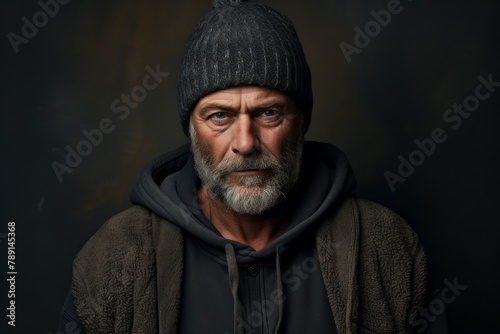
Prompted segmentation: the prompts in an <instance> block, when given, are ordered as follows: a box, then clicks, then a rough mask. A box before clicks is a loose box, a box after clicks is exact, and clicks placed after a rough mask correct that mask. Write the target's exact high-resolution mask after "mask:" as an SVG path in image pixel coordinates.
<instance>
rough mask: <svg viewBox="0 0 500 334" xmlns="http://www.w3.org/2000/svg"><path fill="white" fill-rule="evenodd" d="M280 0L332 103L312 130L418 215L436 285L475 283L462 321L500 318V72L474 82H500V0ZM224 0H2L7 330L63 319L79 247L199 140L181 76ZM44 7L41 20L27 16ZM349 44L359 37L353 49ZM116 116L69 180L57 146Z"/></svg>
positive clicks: (320, 103) (482, 324)
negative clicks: (201, 30) (12, 254)
mask: <svg viewBox="0 0 500 334" xmlns="http://www.w3.org/2000/svg"><path fill="white" fill-rule="evenodd" d="M44 2H47V0H42V1H41V3H44ZM48 2H49V3H54V1H48ZM262 2H263V3H265V4H269V5H271V6H272V7H274V8H276V9H278V10H280V11H282V12H284V13H286V15H287V16H289V17H290V18H291V19H292V21H293V22H294V23H295V25H296V28H297V30H298V33H299V36H300V38H301V40H302V43H303V45H304V49H305V52H306V55H307V57H308V61H309V64H310V67H311V69H312V73H313V89H314V94H315V95H314V96H315V107H314V111H313V121H312V125H311V128H310V130H309V132H308V134H307V138H308V139H310V140H319V141H325V142H329V143H332V144H335V145H337V146H338V147H340V148H341V149H342V150H343V151H344V152H345V153H346V154H347V156H348V157H349V159H350V161H351V164H352V166H353V168H354V170H355V172H356V175H357V178H358V181H359V187H358V190H357V194H358V195H360V196H363V197H367V198H369V199H372V200H375V201H378V202H380V203H382V204H384V205H386V206H388V207H390V208H391V209H393V210H395V211H396V212H398V213H399V214H400V215H401V216H403V217H404V218H405V219H406V220H407V221H408V222H409V224H411V226H413V227H414V228H415V230H416V231H417V232H418V233H419V235H420V236H421V239H422V242H423V243H424V245H425V247H426V249H427V251H428V255H429V260H430V262H429V267H430V269H431V272H432V276H431V279H432V282H433V284H434V286H435V287H436V289H443V288H444V287H446V285H445V280H448V281H450V282H453V281H454V280H457V281H458V283H459V284H461V285H466V286H467V289H466V290H465V291H462V292H461V294H460V296H458V297H457V298H456V300H455V301H453V302H452V303H449V304H446V305H445V307H446V313H447V316H448V320H449V326H450V332H451V333H493V332H497V333H498V332H500V325H499V324H498V320H497V314H498V311H499V307H498V302H499V297H500V294H499V283H498V282H500V277H499V270H498V265H499V263H500V252H499V248H498V243H499V242H500V241H499V232H500V229H499V227H498V224H499V218H498V213H497V207H498V206H499V200H500V196H499V191H498V187H499V186H500V182H499V181H500V180H499V176H498V170H499V167H500V163H499V150H498V149H499V140H498V139H499V135H498V126H499V124H500V123H499V121H500V117H499V108H498V106H499V101H500V87H496V88H495V87H494V86H492V87H490V89H491V91H488V90H486V89H482V90H480V91H479V94H480V95H481V96H482V98H483V100H479V99H477V98H476V97H474V96H475V94H476V87H477V86H478V85H479V84H480V79H478V77H480V76H482V77H483V78H484V79H485V80H488V77H489V76H490V79H491V80H492V81H494V82H500V66H499V55H500V53H499V52H498V46H499V45H498V44H499V40H500V39H499V35H500V29H499V28H500V24H499V23H498V22H499V9H500V5H499V3H498V2H497V1H494V0H479V1H452V0H443V1H430V0H413V1H411V0H401V2H400V3H399V6H396V5H397V1H395V0H392V1H387V0H372V1H367V0H359V1H347V0H309V1H285V0H268V1H262ZM63 3H64V4H63ZM388 6H389V7H390V8H391V9H393V12H397V14H396V13H394V14H392V15H391V20H390V22H386V23H384V24H383V25H385V26H383V25H382V26H381V25H380V24H379V25H378V27H379V29H377V25H376V24H373V23H371V24H370V22H371V21H374V20H375V19H374V16H373V15H372V14H371V11H375V12H379V11H380V10H382V9H387V7H388ZM392 6H395V7H392ZM209 8H210V1H200V0H188V1H186V0H184V1H181V0H162V1H159V0H143V1H139V0H122V1H117V0H115V1H102V2H97V1H78V0H72V1H68V0H65V1H63V0H60V3H59V5H58V9H57V12H56V7H55V6H52V7H48V11H51V12H52V13H51V15H46V16H44V15H43V14H39V12H40V11H42V10H43V9H42V6H41V4H40V3H39V2H37V1H34V0H33V1H26V0H24V1H16V0H2V3H1V15H2V21H1V22H2V26H1V29H2V30H1V36H0V37H1V42H0V48H1V57H2V61H1V78H2V80H1V82H2V89H1V101H2V108H1V112H2V117H1V122H0V124H1V125H0V126H1V135H2V141H1V147H2V150H1V201H0V203H1V204H0V205H1V210H0V241H1V244H0V249H1V252H0V263H2V265H1V266H0V268H1V271H2V272H3V273H2V274H1V275H0V276H1V277H4V278H2V280H1V281H2V285H1V288H2V290H1V291H0V296H2V297H1V298H0V300H1V303H2V304H1V309H3V310H5V309H6V307H7V297H6V294H7V287H4V285H3V284H5V281H6V280H5V276H6V272H7V268H6V265H4V264H6V259H7V243H6V238H5V234H6V233H7V223H8V222H9V221H15V222H16V227H17V229H16V266H17V267H16V269H17V272H18V275H17V281H16V306H17V308H16V310H17V313H16V315H17V317H16V327H15V329H14V328H12V327H10V326H9V327H8V328H7V327H3V326H6V322H7V320H6V316H5V315H3V314H2V316H1V317H0V319H2V320H1V322H2V324H1V325H2V327H0V328H7V330H8V331H7V332H8V333H10V332H16V333H55V332H56V322H57V318H58V314H59V311H60V308H61V306H62V303H63V300H64V298H65V295H66V292H67V290H68V288H69V284H70V274H71V262H72V259H73V257H74V256H75V254H76V253H77V251H78V250H79V249H80V248H81V247H82V246H83V244H84V243H85V241H86V240H87V239H88V238H89V237H90V236H91V235H92V234H93V233H94V232H95V231H96V230H97V229H98V228H99V226H101V225H102V224H103V223H104V221H105V220H106V219H107V218H109V217H110V216H112V215H114V214H116V213H118V212H119V211H121V210H123V209H125V208H126V207H128V206H129V194H130V190H131V188H132V186H133V184H134V182H135V180H136V178H137V177H138V175H139V173H140V171H141V169H142V168H143V167H144V165H145V164H146V163H147V162H148V161H149V160H150V159H152V158H153V157H155V156H157V155H159V154H161V153H163V152H165V151H167V150H170V149H173V148H175V147H177V146H179V145H181V144H183V143H185V142H186V138H185V137H184V135H183V134H182V132H181V130H180V127H179V122H178V118H177V111H176V96H175V87H176V84H175V75H176V72H177V66H178V63H179V60H180V56H181V53H182V48H183V45H184V42H185V40H186V38H187V36H188V35H189V33H190V32H191V31H192V29H193V28H194V25H195V23H196V21H197V20H198V19H199V18H200V17H201V16H202V15H203V13H205V12H206V11H207V10H208V9H209ZM37 13H38V14H37ZM23 18H25V19H23ZM34 21H35V23H36V24H37V25H38V27H36V26H35V28H36V31H35V30H33V29H31V30H30V29H29V28H28V27H25V28H24V31H23V26H24V25H26V26H27V25H28V23H29V24H31V23H33V22H34ZM386 21H388V20H387V19H386ZM26 22H28V23H26ZM367 23H368V26H366V25H367ZM356 27H358V28H359V29H361V30H363V31H364V30H365V28H368V29H369V31H368V32H369V34H370V35H371V36H372V37H369V36H368V37H369V38H370V40H369V41H368V40H366V38H365V40H364V41H363V40H362V39H357V40H356V38H355V37H356V36H355V35H356V31H355V30H354V29H355V28H356ZM14 34H15V35H17V37H14V36H15V35H14ZM23 34H24V36H23ZM342 42H344V43H347V44H349V45H351V46H352V47H355V46H356V43H357V45H358V46H359V47H358V48H357V50H356V52H354V53H352V54H351V55H350V57H348V58H350V59H349V60H350V62H348V59H347V58H346V57H345V55H344V54H343V52H342V49H341V47H340V45H341V43H342ZM342 45H344V46H346V44H342ZM16 51H17V52H16ZM148 66H149V67H151V68H153V69H155V68H156V66H159V68H160V70H161V71H162V72H168V73H170V74H169V75H168V76H166V75H165V77H163V78H162V82H161V83H159V84H158V86H157V87H156V88H155V89H152V90H150V91H147V96H145V97H144V98H143V97H141V96H140V93H141V89H140V88H137V86H141V85H142V80H143V78H144V77H145V76H146V74H147V73H148V71H147V70H146V68H147V67H148ZM493 90H494V91H493ZM131 92H135V94H136V95H137V94H139V95H137V96H138V97H140V100H141V101H139V103H137V105H134V108H129V109H130V112H129V113H128V114H127V113H126V112H125V110H124V109H121V111H120V112H118V113H115V112H114V111H113V108H112V103H113V101H115V100H116V99H120V96H121V94H130V93H131ZM487 93H488V94H489V95H488V94H487ZM471 96H472V97H471ZM463 103H466V104H467V108H469V109H470V110H471V111H470V112H468V111H467V110H465V109H464V110H465V112H463V113H462V115H463V116H460V114H458V113H456V112H448V111H447V110H448V109H449V108H452V107H453V105H454V104H463ZM123 106H124V104H123V103H122V102H120V101H119V104H116V105H115V107H123ZM120 117H121V118H120ZM443 117H444V118H443ZM452 117H453V118H452ZM106 119H108V121H106ZM103 120H104V122H108V123H109V124H107V125H106V124H105V125H106V126H108V127H111V129H113V130H112V131H111V130H110V129H109V131H108V132H109V133H104V134H103V136H102V139H101V140H97V141H96V144H95V145H93V146H92V152H89V148H88V147H87V148H85V147H83V146H81V145H82V144H80V149H82V150H84V151H85V149H87V151H88V152H87V153H89V154H88V155H87V156H85V157H83V158H82V159H81V161H73V165H74V166H75V167H74V168H71V173H69V170H67V171H68V172H65V173H63V174H62V175H61V178H60V179H59V178H58V177H57V175H56V173H55V172H54V169H53V164H54V162H56V163H60V164H66V163H65V159H66V155H67V147H68V146H69V147H71V148H73V149H76V148H77V147H78V145H79V143H80V142H81V141H82V140H85V139H86V137H85V135H84V132H83V131H84V130H87V131H91V130H92V129H95V128H98V127H99V126H100V123H101V122H103ZM436 129H437V130H436ZM439 129H441V134H440V135H439V136H438V137H439V138H438V139H441V141H442V139H443V137H445V138H446V140H445V141H444V142H442V143H437V144H435V148H434V151H433V152H432V153H431V154H429V155H425V156H422V155H419V153H412V152H413V151H415V150H416V149H418V146H417V144H416V143H415V140H420V141H424V140H425V139H427V138H430V137H431V136H432V133H433V132H434V131H437V132H438V133H439V131H440V130H439ZM96 138H97V137H96ZM97 139H99V138H97ZM428 153H429V152H428ZM399 156H402V157H403V158H404V159H410V157H411V158H412V159H413V161H414V162H415V163H416V164H418V166H417V167H415V168H414V170H413V171H411V170H410V171H408V170H407V171H406V174H405V175H406V176H405V177H404V182H397V183H396V184H395V185H394V189H392V190H394V191H392V190H391V188H390V187H389V185H388V183H387V181H386V177H385V176H384V173H386V172H388V171H389V172H392V173H394V174H398V165H399V164H400V160H399V158H398V157H399ZM422 157H423V159H422ZM402 172H403V173H405V171H402ZM401 180H402V179H400V181H401ZM431 306H432V305H431ZM433 307H434V308H435V309H436V307H438V308H439V302H436V303H435V304H434V306H433ZM3 312H5V313H6V311H3ZM3 312H2V313H3ZM5 332H6V331H3V330H2V333H5Z"/></svg>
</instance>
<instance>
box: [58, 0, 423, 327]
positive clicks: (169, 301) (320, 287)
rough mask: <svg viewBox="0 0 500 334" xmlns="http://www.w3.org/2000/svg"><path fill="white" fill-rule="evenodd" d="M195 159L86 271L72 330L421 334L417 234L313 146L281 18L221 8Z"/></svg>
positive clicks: (148, 194)
mask: <svg viewBox="0 0 500 334" xmlns="http://www.w3.org/2000/svg"><path fill="white" fill-rule="evenodd" d="M178 101H179V113H180V118H181V124H182V127H183V130H184V132H185V133H186V135H188V136H189V137H190V139H191V144H190V145H187V146H184V147H181V148H179V149H177V150H175V151H173V152H170V153H167V154H166V155H164V156H162V157H160V158H158V159H156V160H154V161H153V162H152V163H151V164H150V165H149V166H148V167H147V168H146V170H145V172H144V173H143V175H142V176H141V178H140V180H139V182H138V183H137V185H136V187H135V189H134V192H133V194H132V202H133V203H134V204H135V205H134V206H133V207H131V208H130V209H128V210H126V211H124V212H122V213H120V214H119V215H117V216H115V217H113V218H111V219H110V220H109V221H108V222H107V223H106V224H105V225H104V226H103V227H102V228H101V229H100V230H99V231H98V232H97V233H96V234H95V235H94V236H93V237H92V238H91V239H90V240H89V242H88V243H87V244H86V245H85V247H84V248H83V249H82V250H81V251H80V253H79V254H78V255H77V257H76V259H75V262H74V266H73V281H72V291H71V294H70V295H69V298H68V300H67V302H66V305H65V308H64V311H63V315H62V325H63V326H67V325H68V324H71V325H72V326H75V327H74V328H73V330H76V329H80V330H82V331H85V332H87V333H157V332H159V333H221V334H222V333H315V334H318V333H401V332H412V331H414V329H413V328H412V323H413V321H412V320H413V319H414V317H415V315H416V314H417V312H418V311H417V310H418V308H419V307H421V306H422V305H423V304H424V299H425V293H426V271H425V256H424V253H423V250H422V248H421V246H420V245H419V243H418V240H417V237H416V235H415V233H414V232H413V231H412V230H411V229H410V228H409V227H408V226H407V225H406V224H405V223H404V222H403V221H402V220H401V218H399V217H398V216H397V215H396V214H394V213H392V212H391V211H389V210H388V209H386V208H384V207H381V206H380V205H377V204H375V203H372V202H369V201H365V200H361V199H357V198H355V197H353V196H352V195H351V194H352V192H353V190H354V188H355V180H354V176H353V174H352V171H351V168H350V166H349V163H348V162H347V160H346V158H345V156H344V155H343V153H341V152H340V151H339V150H338V149H337V148H335V147H334V146H331V145H328V144H322V143H315V142H304V139H303V138H304V134H305V132H306V131H307V129H308V127H309V124H310V121H311V110H312V91H311V77H310V72H309V67H308V65H307V62H306V60H305V56H304V53H303V51H302V46H301V44H300V42H299V40H298V38H297V35H296V32H295V29H294V28H293V25H292V24H291V22H290V21H289V20H288V19H287V18H286V17H284V16H283V15H282V14H280V13H278V12H276V11H274V10H273V9H271V8H269V7H266V6H263V5H260V4H256V3H248V2H244V1H215V3H214V8H213V10H212V11H210V12H209V13H208V14H207V15H206V16H205V17H203V18H202V19H201V20H200V22H199V23H198V25H197V27H196V29H195V31H194V33H193V34H192V35H191V37H190V38H189V40H188V42H187V44H186V48H185V54H184V58H183V61H182V64H181V66H180V69H179V73H178Z"/></svg>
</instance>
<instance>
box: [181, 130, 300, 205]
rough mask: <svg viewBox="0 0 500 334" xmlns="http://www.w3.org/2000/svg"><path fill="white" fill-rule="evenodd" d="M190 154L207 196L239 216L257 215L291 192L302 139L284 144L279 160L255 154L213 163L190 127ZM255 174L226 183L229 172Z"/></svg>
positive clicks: (235, 178) (208, 151)
mask: <svg viewBox="0 0 500 334" xmlns="http://www.w3.org/2000/svg"><path fill="white" fill-rule="evenodd" d="M189 134H190V137H191V151H192V153H193V157H194V165H195V169H196V172H197V174H198V177H199V178H200V180H201V183H202V185H203V186H205V187H206V188H207V190H208V193H209V195H210V196H212V197H213V198H216V199H218V200H220V201H221V202H222V203H224V204H225V205H226V206H227V207H229V208H230V209H232V210H233V211H235V212H237V213H239V214H247V215H260V214H262V213H263V212H265V211H268V210H270V209H272V208H274V207H275V206H276V205H277V204H278V203H279V202H280V199H283V200H285V199H286V194H287V193H288V192H289V191H290V190H291V189H292V188H293V186H294V185H295V183H296V182H297V180H298V178H299V174H300V167H301V161H302V148H303V144H304V139H303V136H302V135H301V134H300V135H298V136H295V137H294V138H292V139H291V140H289V141H288V142H287V144H286V145H285V149H284V152H283V155H282V156H281V158H277V157H275V156H274V155H272V154H264V153H261V152H255V153H254V154H251V155H245V156H242V157H238V158H231V159H224V160H222V161H220V162H219V163H215V161H214V158H213V155H212V154H211V153H210V147H207V146H204V145H203V144H202V143H200V142H199V140H198V138H197V134H196V131H195V130H194V128H193V126H192V125H191V124H190V126H189ZM245 170H258V171H260V172H258V173H256V174H253V175H241V176H237V177H233V178H232V181H233V182H230V181H231V180H229V175H230V174H231V173H232V172H238V171H245Z"/></svg>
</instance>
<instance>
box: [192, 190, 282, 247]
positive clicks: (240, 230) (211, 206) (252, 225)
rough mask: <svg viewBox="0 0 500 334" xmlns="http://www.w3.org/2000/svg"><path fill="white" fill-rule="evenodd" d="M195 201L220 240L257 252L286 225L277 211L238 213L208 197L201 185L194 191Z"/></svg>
mask: <svg viewBox="0 0 500 334" xmlns="http://www.w3.org/2000/svg"><path fill="white" fill-rule="evenodd" d="M198 202H199V205H200V208H201V210H202V211H203V213H204V214H205V216H206V217H207V218H208V220H209V221H210V222H211V223H212V224H213V225H214V227H215V228H216V229H217V230H218V231H219V232H220V234H221V235H222V236H223V237H224V238H226V239H229V240H235V241H238V242H241V243H243V244H245V245H248V246H250V247H252V248H253V249H255V250H257V251H258V250H261V249H263V248H264V247H266V246H267V245H269V244H270V243H271V242H272V241H273V240H275V239H276V238H278V237H279V236H280V235H282V234H283V233H284V232H285V229H286V227H287V225H288V221H287V220H285V218H286V217H285V212H284V210H282V209H280V208H277V209H275V210H273V212H272V214H263V215H246V214H240V213H237V212H235V211H233V210H231V209H230V208H229V207H228V206H227V205H225V204H224V203H223V202H222V201H220V200H219V199H216V198H214V197H213V196H211V195H210V194H209V193H208V190H207V189H206V188H205V187H203V186H202V187H200V189H199V190H198Z"/></svg>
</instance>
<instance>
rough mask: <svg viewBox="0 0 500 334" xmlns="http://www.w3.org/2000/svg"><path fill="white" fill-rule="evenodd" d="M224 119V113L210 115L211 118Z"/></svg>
mask: <svg viewBox="0 0 500 334" xmlns="http://www.w3.org/2000/svg"><path fill="white" fill-rule="evenodd" d="M226 117H227V115H226V113H225V112H216V113H215V114H213V115H212V118H215V119H218V120H221V119H224V118H226Z"/></svg>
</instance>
